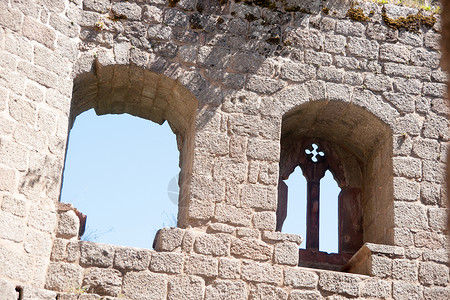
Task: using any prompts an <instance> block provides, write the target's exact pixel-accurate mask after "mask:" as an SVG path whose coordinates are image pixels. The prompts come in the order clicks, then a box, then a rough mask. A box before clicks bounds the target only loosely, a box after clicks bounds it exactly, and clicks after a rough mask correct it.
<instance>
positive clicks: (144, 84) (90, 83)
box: [60, 62, 198, 248]
mask: <svg viewBox="0 0 450 300" xmlns="http://www.w3.org/2000/svg"><path fill="white" fill-rule="evenodd" d="M197 107H198V100H197V99H196V98H195V97H194V96H193V94H192V93H191V92H190V91H189V90H187V89H186V88H185V87H184V86H182V85H181V84H180V83H179V82H178V81H175V80H173V79H171V78H168V77H167V76H165V75H163V74H156V73H154V72H152V71H149V70H146V69H143V68H141V67H138V66H135V65H108V66H103V65H101V64H100V63H99V62H95V63H94V66H93V69H92V70H91V71H90V72H87V73H82V74H78V75H76V77H75V79H74V85H73V93H72V101H71V106H70V115H69V128H72V127H73V125H74V122H75V119H76V118H77V120H80V119H82V118H83V115H81V114H82V113H83V112H85V111H89V110H90V109H92V108H93V109H94V110H95V113H96V114H97V115H100V116H103V115H107V116H106V117H103V118H116V117H117V116H112V115H120V116H119V118H123V117H126V118H132V120H134V121H135V122H143V123H141V124H144V125H142V126H143V127H145V126H150V127H152V126H153V127H154V128H155V127H157V130H156V131H159V132H160V133H161V131H165V133H162V135H163V136H164V138H159V137H158V138H156V137H155V136H154V134H148V135H147V136H142V137H138V138H137V139H136V140H137V142H138V143H141V144H138V145H136V146H132V144H131V142H130V141H126V142H122V144H121V145H120V146H123V147H127V149H125V150H122V152H121V153H117V154H116V155H115V156H116V157H113V158H111V160H110V162H109V164H108V165H107V167H105V168H104V169H105V170H106V172H109V173H112V174H115V175H116V176H118V177H121V178H122V179H123V180H122V181H125V179H127V180H131V181H134V182H135V183H136V184H137V185H138V186H139V188H141V187H142V188H145V189H146V190H145V197H146V198H147V199H149V201H148V202H146V204H147V206H140V207H134V208H132V209H131V205H130V203H131V202H130V199H133V197H140V196H137V195H138V191H137V190H138V189H137V188H128V191H127V197H123V198H122V199H120V200H118V201H113V200H111V199H107V198H108V193H109V194H113V195H115V194H116V193H115V192H114V191H115V189H116V188H117V187H118V186H122V185H123V184H122V183H123V182H122V181H120V180H119V181H115V182H113V180H112V179H111V180H109V181H108V185H107V186H106V187H105V188H104V190H103V191H100V189H98V190H99V192H98V195H97V196H96V197H95V198H96V199H94V200H92V201H96V202H98V201H101V200H99V198H100V197H102V199H105V198H106V199H107V200H106V201H107V202H106V203H105V204H102V205H99V207H98V208H97V209H96V212H95V213H96V214H97V213H99V214H102V215H105V214H107V212H108V210H111V207H112V206H117V207H118V208H119V209H120V210H121V213H122V214H125V212H126V211H127V210H128V211H129V212H130V213H131V214H132V215H133V217H131V218H123V217H121V216H118V217H114V218H112V219H113V220H111V222H113V224H115V227H117V228H119V229H122V228H121V226H120V224H123V223H124V222H125V223H131V224H134V227H135V228H136V229H138V228H139V229H142V230H143V232H146V233H148V234H144V235H147V236H148V239H147V238H145V244H144V245H142V244H140V243H139V244H135V243H134V242H126V244H127V246H130V245H137V246H144V247H146V248H149V245H151V244H152V242H153V238H154V234H152V232H154V231H156V230H159V229H160V228H161V227H166V226H180V227H185V226H187V224H188V223H189V215H188V211H187V207H188V203H189V199H190V186H191V177H192V165H193V156H194V149H193V147H194V135H195V119H196V112H197ZM88 114H89V113H88ZM90 114H92V112H90ZM127 114H129V115H127ZM130 115H131V116H133V117H131V116H130ZM136 117H139V118H136ZM149 121H151V122H149ZM77 122H78V121H77ZM155 123H156V124H155ZM158 124H159V125H162V124H165V125H163V126H162V127H159V126H158ZM115 126H116V128H115V132H114V134H117V133H118V132H119V131H120V130H123V129H124V128H122V127H121V124H120V123H117V124H116V125H115ZM89 129H91V128H89ZM74 130H75V131H76V129H74ZM92 130H95V129H94V128H92ZM75 131H71V136H73V135H74V132H75ZM135 131H137V130H135ZM134 133H135V132H134V131H133V130H130V131H127V132H126V133H124V134H125V137H126V138H129V137H131V136H132V135H133V134H134ZM100 135H101V134H100ZM97 138H98V137H97ZM71 139H72V138H71ZM82 139H83V140H85V139H87V140H88V139H89V138H88V134H83V136H82ZM94 139H95V138H94ZM163 139H168V140H169V141H170V143H171V144H170V146H168V147H169V148H170V150H164V149H162V142H163V141H162V140H163ZM149 141H150V142H151V143H152V147H154V148H155V149H157V150H159V151H160V154H156V155H153V154H152V152H151V151H150V150H148V151H146V152H147V153H146V156H147V158H154V159H156V160H157V162H158V163H161V164H162V165H155V164H156V162H152V163H151V164H152V165H151V166H147V167H145V164H144V162H143V161H142V160H141V161H140V164H139V168H141V169H142V170H144V171H146V172H148V173H149V174H150V173H151V174H153V175H154V176H157V177H160V178H158V179H162V180H163V183H162V184H157V183H155V181H156V179H152V178H150V179H148V178H147V179H145V178H144V176H136V175H135V174H134V173H133V171H131V170H129V169H127V170H126V171H123V172H120V171H118V170H117V168H116V166H117V164H118V161H117V159H119V158H122V157H124V158H135V157H133V156H134V155H135V154H133V151H134V150H136V148H143V147H144V146H143V144H144V143H146V142H149ZM175 141H176V142H175ZM84 142H85V141H83V142H82V143H81V144H83V143H84ZM70 143H72V140H71V141H70ZM69 147H71V146H70V145H69ZM96 147H97V146H96ZM112 148H115V146H111V145H109V149H105V150H103V152H101V151H100V153H97V154H96V156H97V158H98V157H102V156H105V155H106V154H108V153H109V152H110V151H112ZM95 150H96V149H91V152H90V153H89V154H86V157H87V158H86V160H89V159H92V160H95V158H96V157H95V155H93V153H96V152H95ZM152 150H154V149H152ZM177 150H178V151H177ZM168 152H172V153H176V154H174V155H173V156H176V157H177V159H174V161H175V163H173V164H172V166H173V167H169V166H168V164H169V163H168V161H167V160H166V157H167V156H168ZM69 155H70V154H68V156H67V157H66V160H69V159H70V157H69ZM153 156H155V157H153ZM178 158H179V159H178ZM177 163H178V166H179V169H178V168H177V167H176V165H177ZM149 164H150V163H149ZM125 167H126V168H129V164H125ZM65 168H66V169H68V168H69V167H68V166H65ZM178 170H179V172H178ZM127 172H128V173H127ZM165 172H167V173H168V174H170V175H165V176H163V173H165ZM92 173H94V174H95V172H94V171H92ZM146 175H147V174H146ZM167 176H169V177H167ZM175 176H177V177H176V179H174V177H175ZM99 178H102V176H101V175H97V177H96V178H95V179H92V180H93V181H95V182H97V181H99ZM174 181H175V182H178V186H179V192H178V190H177V188H176V184H175V185H174V184H173V183H174ZM158 188H159V189H161V192H160V193H162V194H160V195H158V194H157V192H156V190H157V189H158ZM64 193H65V192H64ZM105 195H106V196H105ZM177 196H178V197H177ZM109 197H110V198H112V195H111V196H109ZM69 198H70V196H69ZM174 198H175V199H177V200H178V205H177V206H175V213H173V211H172V210H168V211H167V212H162V213H161V214H162V217H163V220H162V224H161V221H159V222H156V223H153V222H152V225H151V226H150V225H148V224H144V223H137V222H142V221H144V220H150V221H152V220H153V221H154V219H155V218H154V217H152V216H151V212H153V211H154V210H155V207H157V206H159V205H160V204H161V203H164V202H167V203H168V204H169V206H170V205H171V204H174V202H177V201H176V200H175V201H173V199H174ZM170 199H172V202H170ZM60 200H62V201H69V202H73V199H68V198H67V197H66V196H63V197H62V199H60ZM75 206H76V208H77V209H79V211H81V213H85V212H83V211H82V209H80V207H79V205H78V204H76V205H75ZM141 212H144V215H142V217H138V214H139V213H141ZM79 217H80V220H81V221H82V222H81V223H83V220H82V219H83V216H82V215H80V214H79ZM95 218H96V217H94V216H93V214H92V213H90V215H89V216H88V222H87V225H88V226H89V224H92V222H93V219H95ZM81 227H83V226H81ZM94 230H95V229H94ZM108 230H109V228H106V231H108ZM117 230H118V229H116V228H115V231H116V232H117ZM103 231H104V229H103ZM103 231H99V233H100V234H101V233H103ZM133 231H134V230H133ZM129 235H134V236H139V235H140V234H135V233H134V232H129Z"/></svg>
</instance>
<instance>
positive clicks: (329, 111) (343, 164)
mask: <svg viewBox="0 0 450 300" xmlns="http://www.w3.org/2000/svg"><path fill="white" fill-rule="evenodd" d="M280 144H281V145H280V146H281V147H280V148H281V152H280V164H279V181H278V206H277V226H276V229H277V230H278V231H281V230H282V228H283V224H284V221H285V219H286V216H287V215H290V214H291V213H292V212H290V211H289V209H288V203H290V202H292V201H296V199H292V196H291V195H290V193H289V189H288V186H287V184H289V187H290V186H291V185H292V183H291V180H287V179H288V178H289V177H290V176H291V175H292V174H293V172H294V170H295V169H296V168H297V167H300V168H301V170H302V174H303V175H304V176H305V178H306V180H307V188H306V190H307V192H306V197H305V198H306V203H307V204H306V205H307V213H306V224H307V225H306V234H305V235H304V238H305V241H304V242H303V245H304V246H305V249H299V265H300V266H304V267H314V268H322V269H331V270H348V268H346V264H347V262H348V261H349V260H350V258H351V257H352V256H353V255H354V254H355V253H356V252H357V251H358V250H359V249H360V248H361V246H362V245H363V243H365V242H369V243H380V244H393V224H394V223H393V198H392V180H393V178H392V131H391V129H390V128H389V126H387V125H386V124H385V123H383V122H382V121H381V120H380V119H378V118H377V117H375V116H374V115H373V114H372V113H370V112H368V111H367V110H365V109H363V108H361V107H358V106H355V105H353V104H352V103H344V102H339V101H314V102H307V103H304V104H302V105H299V106H297V107H295V108H293V109H291V110H290V111H289V112H287V113H286V114H285V115H284V116H283V120H282V126H281V140H280ZM326 173H330V174H329V175H327V176H326V177H325V178H324V176H325V174H326ZM336 184H337V186H336ZM330 187H334V190H335V192H334V194H335V195H334V196H328V195H326V191H328V190H331V188H330ZM337 194H338V195H337ZM336 195H337V196H336ZM288 199H289V201H288ZM328 201H334V208H333V209H331V210H330V213H331V214H334V215H336V214H337V216H338V217H337V224H336V218H335V217H334V218H333V217H329V216H327V215H326V212H327V210H328V209H329V208H331V205H330V204H329V203H327V202H328ZM336 205H337V209H336ZM324 213H325V214H324ZM297 217H298V218H301V215H298V214H297ZM333 219H334V220H335V223H334V224H327V223H329V221H330V220H333ZM327 225H329V227H328V226H327ZM336 230H337V235H336V234H335V232H336ZM283 231H284V232H288V233H289V232H291V231H290V230H285V229H283ZM294 232H297V231H294ZM336 236H337V243H336V242H335V243H334V246H331V247H330V248H328V246H325V245H326V242H328V241H330V240H331V239H332V237H336ZM336 245H337V246H336Z"/></svg>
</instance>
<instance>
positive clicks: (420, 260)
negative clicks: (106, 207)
mask: <svg viewBox="0 0 450 300" xmlns="http://www.w3.org/2000/svg"><path fill="white" fill-rule="evenodd" d="M236 2H238V3H236ZM236 2H234V1H214V0H197V1H196V0H181V1H167V2H166V1H164V0H146V1H144V0H134V1H109V0H84V1H81V0H71V1H68V0H66V1H55V0H33V1H20V0H2V1H1V2H0V12H1V16H2V17H1V18H0V51H1V55H0V124H1V126H0V207H1V210H0V291H1V290H3V291H5V292H3V295H1V296H0V299H2V298H1V297H3V298H4V299H18V298H19V297H20V299H55V298H56V297H57V296H58V297H59V298H58V299H91V298H92V299H97V298H98V297H99V296H95V295H94V294H98V295H100V296H110V297H127V298H130V299H165V298H170V299H203V298H205V299H288V298H289V299H319V298H329V299H338V298H339V299H346V298H358V297H360V298H370V297H374V298H394V299H422V298H424V299H439V298H444V297H445V295H448V293H449V287H448V284H449V269H448V263H449V260H448V253H447V250H446V246H447V245H448V232H447V231H445V230H446V223H447V222H446V216H447V213H448V209H447V203H446V189H445V186H444V164H445V162H446V157H447V147H448V121H447V117H448V107H447V104H446V101H445V100H444V97H445V91H446V85H445V82H446V81H447V76H446V74H445V73H444V72H443V71H442V70H441V68H440V67H439V59H440V51H439V49H440V41H439V40H440V31H441V22H440V17H439V16H438V15H437V16H435V19H436V20H434V19H433V18H432V17H430V16H428V15H429V13H426V12H423V13H424V14H425V15H427V16H428V17H423V16H422V17H421V15H418V14H417V12H418V11H417V10H416V9H411V8H406V7H398V6H393V5H383V6H381V5H377V4H374V3H370V2H367V3H366V2H364V3H360V4H357V5H356V6H353V7H351V6H350V4H349V3H347V2H346V1H288V0H286V1H276V2H274V3H272V2H269V1H267V2H266V1H254V3H253V2H252V1H245V2H239V1H236ZM406 16H409V19H410V20H411V19H412V20H415V21H414V22H413V24H412V25H411V24H409V25H408V27H409V29H412V31H409V30H406V29H405V28H404V27H399V28H396V27H395V26H396V25H395V24H398V22H399V21H401V20H402V19H399V18H400V17H406ZM420 20H421V22H422V23H423V24H422V25H417V24H418V22H419V21H420ZM434 21H436V22H434ZM386 23H389V24H391V27H389V26H387V25H386ZM414 24H416V25H414ZM90 108H95V110H96V112H97V113H98V114H107V113H125V112H126V113H130V114H133V115H136V116H139V117H142V118H146V119H149V120H151V121H154V122H157V123H162V122H164V120H167V121H168V122H169V124H170V126H171V128H172V130H173V131H174V133H175V134H176V135H177V141H178V148H179V150H180V164H181V169H182V171H181V176H180V187H181V196H180V207H179V215H178V226H179V227H180V228H179V229H163V230H162V231H160V233H159V235H158V236H157V239H156V243H155V251H153V250H144V249H132V248H124V247H116V246H111V245H100V244H94V243H87V242H79V241H78V236H77V232H78V226H79V222H78V219H77V217H76V214H74V212H73V210H72V208H70V207H69V208H68V207H67V206H65V205H61V204H58V197H59V188H60V184H61V174H62V166H63V163H64V151H65V146H66V143H67V133H68V128H70V127H71V126H72V124H73V120H74V119H75V117H76V116H77V115H78V114H79V113H81V112H83V111H85V110H87V109H90ZM286 136H291V137H295V138H292V140H295V139H299V140H303V139H323V140H326V141H327V142H329V143H331V144H333V145H335V147H336V148H337V149H342V151H341V152H339V153H341V154H342V155H346V154H348V156H351V157H353V158H352V159H351V161H357V164H356V165H357V167H356V169H355V168H353V171H350V170H351V168H350V166H353V163H350V159H347V160H343V161H344V167H346V170H347V171H346V172H347V173H348V174H349V175H351V176H353V179H354V181H355V182H356V181H359V182H360V183H361V187H362V189H363V208H362V209H363V217H364V219H363V227H364V235H363V242H364V243H366V244H365V245H364V246H362V247H361V249H360V250H359V251H358V252H357V253H356V254H355V255H354V256H353V258H352V259H351V260H350V261H349V263H348V265H347V267H346V269H345V270H346V271H347V273H345V272H333V271H325V270H319V269H308V268H300V267H296V265H297V264H298V251H297V248H298V246H297V244H298V243H299V242H301V238H300V237H298V236H296V235H290V234H281V233H277V232H275V226H276V210H277V193H278V191H277V187H278V177H279V175H278V173H279V161H280V151H282V147H281V144H280V141H282V140H283V138H285V137H286ZM344 169H345V168H344ZM355 174H358V175H355ZM347 177H348V176H347ZM348 272H354V273H359V274H352V273H348ZM140 291H142V292H140ZM93 293H94V294H93ZM90 297H91V298H90Z"/></svg>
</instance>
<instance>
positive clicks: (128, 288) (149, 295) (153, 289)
mask: <svg viewBox="0 0 450 300" xmlns="http://www.w3.org/2000/svg"><path fill="white" fill-rule="evenodd" d="M122 291H123V294H124V295H125V297H129V298H131V299H145V300H146V299H161V300H162V299H165V298H166V294H167V276H166V275H162V274H153V273H151V272H150V271H141V272H129V273H127V274H126V275H125V277H124V278H123V287H122Z"/></svg>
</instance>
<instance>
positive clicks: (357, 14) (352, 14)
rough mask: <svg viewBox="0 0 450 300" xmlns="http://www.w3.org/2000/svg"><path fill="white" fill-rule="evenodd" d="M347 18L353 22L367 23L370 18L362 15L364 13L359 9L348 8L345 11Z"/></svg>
mask: <svg viewBox="0 0 450 300" xmlns="http://www.w3.org/2000/svg"><path fill="white" fill-rule="evenodd" d="M347 17H349V18H350V19H351V20H353V21H362V22H368V21H370V18H369V17H368V16H366V15H365V14H364V11H363V10H362V8H361V7H357V8H355V7H353V6H352V7H350V8H349V10H348V11H347Z"/></svg>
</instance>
